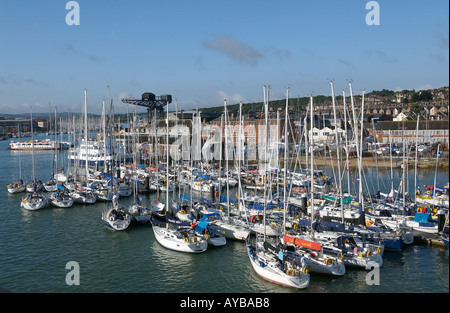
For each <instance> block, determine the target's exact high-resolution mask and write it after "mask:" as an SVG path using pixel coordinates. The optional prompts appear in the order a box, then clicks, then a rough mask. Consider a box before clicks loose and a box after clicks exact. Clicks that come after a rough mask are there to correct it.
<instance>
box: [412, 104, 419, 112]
mask: <svg viewBox="0 0 450 313" xmlns="http://www.w3.org/2000/svg"><path fill="white" fill-rule="evenodd" d="M411 111H413V112H420V106H419V105H418V104H417V103H413V104H411Z"/></svg>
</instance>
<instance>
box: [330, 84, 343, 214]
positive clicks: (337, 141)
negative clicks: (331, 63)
mask: <svg viewBox="0 0 450 313" xmlns="http://www.w3.org/2000/svg"><path fill="white" fill-rule="evenodd" d="M330 85H331V97H332V101H333V114H334V137H335V141H336V156H337V162H338V164H337V167H338V177H339V179H338V180H337V183H338V184H339V199H340V201H341V210H342V223H344V213H343V212H344V203H343V199H342V185H341V157H340V151H339V139H338V130H337V118H336V101H335V96H334V85H333V81H331V82H330ZM336 187H337V186H336Z"/></svg>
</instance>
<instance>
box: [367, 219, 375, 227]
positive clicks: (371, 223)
mask: <svg viewBox="0 0 450 313" xmlns="http://www.w3.org/2000/svg"><path fill="white" fill-rule="evenodd" d="M373 223H374V221H372V220H367V221H366V226H372V225H373Z"/></svg>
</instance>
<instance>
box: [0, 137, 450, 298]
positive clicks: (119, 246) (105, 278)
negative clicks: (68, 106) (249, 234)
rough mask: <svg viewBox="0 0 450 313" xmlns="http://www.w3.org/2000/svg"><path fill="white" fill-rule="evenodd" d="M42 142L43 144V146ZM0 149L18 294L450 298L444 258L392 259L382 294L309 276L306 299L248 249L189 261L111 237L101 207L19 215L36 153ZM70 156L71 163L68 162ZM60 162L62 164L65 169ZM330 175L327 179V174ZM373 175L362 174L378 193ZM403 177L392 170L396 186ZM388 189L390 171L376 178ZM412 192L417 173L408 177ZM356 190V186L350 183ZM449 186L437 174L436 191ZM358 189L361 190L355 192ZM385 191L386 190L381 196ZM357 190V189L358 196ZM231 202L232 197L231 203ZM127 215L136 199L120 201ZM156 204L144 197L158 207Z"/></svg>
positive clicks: (355, 281)
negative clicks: (275, 278) (74, 279)
mask: <svg viewBox="0 0 450 313" xmlns="http://www.w3.org/2000/svg"><path fill="white" fill-rule="evenodd" d="M43 137H44V136H43V135H38V136H37V138H38V139H40V138H43ZM7 146H8V141H1V142H0V172H1V173H2V176H1V177H0V186H1V188H0V197H1V199H2V201H0V212H1V216H2V218H1V220H0V225H1V227H0V287H3V288H5V289H7V290H10V291H12V292H19V293H21V292H27V293H28V292H30V293H37V292H43V293H47V292H52V293H54V292H56V293H61V292H64V293H73V292H75V293H78V292H83V293H84V292H92V293H103V292H121V293H131V292H133V293H144V292H145V293H147V292H148V293H322V292H332V293H342V292H344V293H352V292H358V293H392V292H396V293H398V292H401V293H422V292H430V293H434V292H438V293H442V292H448V291H449V278H448V277H449V270H448V269H449V260H448V250H445V249H443V248H437V247H432V248H430V247H425V246H417V245H415V246H411V247H408V248H406V249H405V250H404V251H402V252H389V251H386V252H385V254H384V257H383V261H384V264H383V266H382V267H381V269H380V284H379V285H378V286H377V285H368V284H367V283H366V275H367V273H368V272H367V271H362V270H351V269H347V273H346V274H345V276H343V277H327V276H318V275H312V276H311V283H310V285H309V287H308V288H307V289H304V290H295V289H291V288H286V287H282V286H278V285H275V284H273V283H270V282H267V281H265V280H263V279H262V278H260V277H258V276H257V275H256V273H255V272H254V271H253V269H252V268H251V265H250V262H249V260H248V256H247V252H246V247H245V244H244V243H243V242H233V241H228V242H227V244H226V245H225V246H223V247H209V248H208V250H207V251H206V252H205V253H202V254H184V253H178V252H174V251H170V250H167V249H165V248H163V247H162V246H161V245H159V244H158V242H157V241H156V240H155V238H154V235H153V231H152V229H151V226H150V225H132V226H130V228H129V229H127V230H126V231H123V232H116V231H112V230H110V229H107V228H106V227H105V226H104V225H103V222H102V220H101V212H102V211H103V209H104V208H105V206H106V204H105V203H104V202H97V203H96V204H94V205H74V206H73V207H71V208H68V209H58V208H52V207H49V208H46V209H43V210H39V211H36V212H30V211H26V210H25V209H22V208H21V207H20V201H21V197H22V194H18V195H10V194H9V193H8V192H7V190H6V185H7V184H8V183H9V181H10V179H12V178H15V177H17V175H18V168H19V167H18V164H19V155H20V159H21V164H22V173H23V177H25V178H26V179H27V180H29V179H30V178H31V153H29V152H11V151H8V150H6V148H7ZM64 154H65V153H64ZM52 159H53V152H37V153H36V173H37V178H39V179H41V180H43V181H45V180H46V179H48V178H49V175H50V174H49V169H50V167H51V164H52ZM61 159H62V157H61V158H60V160H61ZM329 170H330V169H329ZM375 175H376V173H375V171H374V169H368V170H367V171H366V177H367V180H368V182H369V183H368V184H369V185H370V184H374V185H376V180H375V178H374V177H375ZM400 176H401V173H400V172H399V171H398V170H396V173H395V177H394V184H395V186H398V185H397V184H398V182H399V177H400ZM380 177H381V178H383V181H386V183H385V184H386V186H388V185H389V184H388V180H387V178H389V177H390V171H383V172H381V174H380ZM409 180H410V186H411V188H413V186H414V177H413V172H411V171H410V175H409ZM433 180H434V169H430V170H425V169H421V172H420V175H419V182H420V184H421V185H426V184H433ZM353 181H354V183H356V180H353ZM447 182H448V172H447V171H446V170H444V171H439V174H438V179H437V183H438V185H443V184H444V183H447ZM356 185H357V184H356ZM382 187H383V186H382ZM352 188H354V187H352ZM233 194H234V193H233ZM119 201H120V202H121V203H122V204H124V205H127V204H128V203H129V202H130V201H131V198H128V199H120V200H119ZM154 201H155V195H154V194H145V195H143V202H144V203H146V204H147V205H153V204H154ZM69 261H76V262H78V264H79V266H80V285H78V286H76V285H68V284H67V283H66V275H67V274H68V273H69V272H70V270H71V268H69V269H66V264H67V263H68V262H69Z"/></svg>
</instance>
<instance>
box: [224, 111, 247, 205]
mask: <svg viewBox="0 0 450 313" xmlns="http://www.w3.org/2000/svg"><path fill="white" fill-rule="evenodd" d="M241 138H242V102H240V103H239V141H238V142H239V148H238V149H239V150H238V151H239V157H238V208H239V207H240V203H239V202H240V200H239V199H241V159H242V153H243V152H244V151H242V145H243V143H242V142H241ZM221 146H222V145H221ZM239 212H240V210H239Z"/></svg>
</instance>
